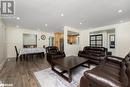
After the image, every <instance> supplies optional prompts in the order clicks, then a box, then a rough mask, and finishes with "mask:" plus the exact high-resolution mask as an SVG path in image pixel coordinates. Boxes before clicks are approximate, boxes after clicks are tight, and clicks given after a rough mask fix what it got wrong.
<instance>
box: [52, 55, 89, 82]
mask: <svg viewBox="0 0 130 87" xmlns="http://www.w3.org/2000/svg"><path fill="white" fill-rule="evenodd" d="M52 62H53V65H52V66H51V68H52V70H53V71H54V72H56V73H57V74H58V75H60V76H62V77H63V78H64V79H65V80H67V81H68V82H71V81H72V73H71V72H72V70H73V69H75V68H76V67H78V66H81V65H83V64H85V63H87V62H88V59H86V58H83V57H78V56H69V57H64V58H58V59H53V60H52ZM87 64H88V65H87V67H88V68H90V64H89V63H87ZM55 66H58V67H60V68H61V69H62V70H63V71H61V72H59V71H58V70H56V69H55ZM64 73H68V77H67V76H65V75H64Z"/></svg>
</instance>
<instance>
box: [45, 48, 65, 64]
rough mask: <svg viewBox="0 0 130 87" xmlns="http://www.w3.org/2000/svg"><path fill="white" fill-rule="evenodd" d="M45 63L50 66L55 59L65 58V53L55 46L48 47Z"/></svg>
mask: <svg viewBox="0 0 130 87" xmlns="http://www.w3.org/2000/svg"><path fill="white" fill-rule="evenodd" d="M46 54H47V61H48V62H49V63H50V64H52V61H51V60H53V59H55V58H63V57H65V56H66V55H65V52H62V51H59V49H58V48H57V47H56V46H48V47H46Z"/></svg>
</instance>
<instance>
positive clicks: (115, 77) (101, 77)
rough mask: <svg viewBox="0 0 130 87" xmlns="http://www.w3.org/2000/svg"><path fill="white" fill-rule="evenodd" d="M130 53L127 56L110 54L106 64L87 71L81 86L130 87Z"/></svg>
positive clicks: (82, 78)
mask: <svg viewBox="0 0 130 87" xmlns="http://www.w3.org/2000/svg"><path fill="white" fill-rule="evenodd" d="M129 55H130V53H129V54H128V55H127V56H126V57H125V58H120V57H116V56H108V57H107V58H106V62H105V64H102V65H98V66H97V67H95V68H94V69H92V70H89V71H85V72H84V76H82V77H81V80H80V87H130V56H129Z"/></svg>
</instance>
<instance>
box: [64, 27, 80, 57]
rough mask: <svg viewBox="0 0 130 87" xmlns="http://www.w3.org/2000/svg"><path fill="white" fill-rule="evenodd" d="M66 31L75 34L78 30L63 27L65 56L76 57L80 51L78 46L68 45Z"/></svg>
mask: <svg viewBox="0 0 130 87" xmlns="http://www.w3.org/2000/svg"><path fill="white" fill-rule="evenodd" d="M68 31H72V32H77V33H80V32H79V30H77V29H75V28H71V27H67V26H65V27H64V51H65V53H66V55H67V56H70V55H75V56H76V55H77V54H78V51H79V49H80V44H72V45H70V44H68V42H67V36H68V35H67V32H68Z"/></svg>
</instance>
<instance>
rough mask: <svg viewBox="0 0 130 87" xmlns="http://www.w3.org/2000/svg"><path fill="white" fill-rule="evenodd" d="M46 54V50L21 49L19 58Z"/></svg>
mask: <svg viewBox="0 0 130 87" xmlns="http://www.w3.org/2000/svg"><path fill="white" fill-rule="evenodd" d="M40 53H46V51H45V48H21V49H19V56H21V55H26V54H40Z"/></svg>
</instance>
